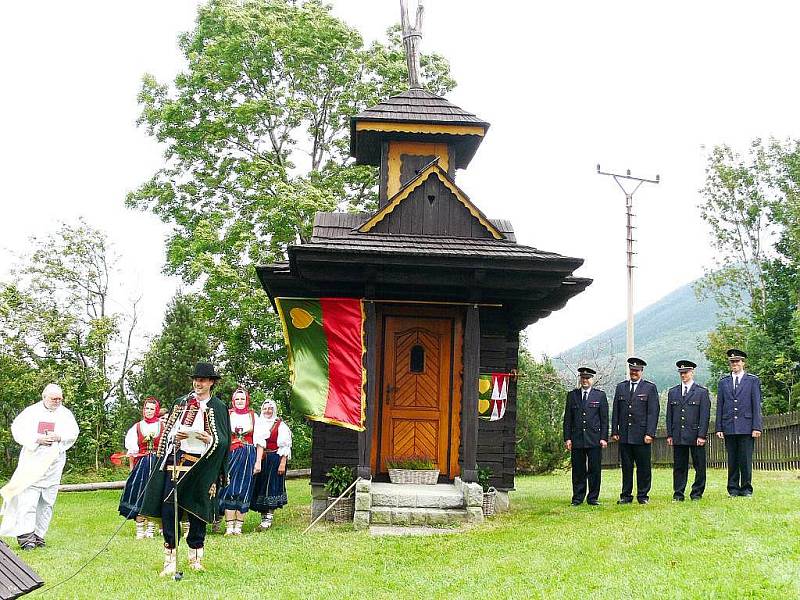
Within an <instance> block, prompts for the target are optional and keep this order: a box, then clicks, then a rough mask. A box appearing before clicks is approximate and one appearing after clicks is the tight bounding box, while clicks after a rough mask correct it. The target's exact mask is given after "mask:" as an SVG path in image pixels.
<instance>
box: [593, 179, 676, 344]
mask: <svg viewBox="0 0 800 600" xmlns="http://www.w3.org/2000/svg"><path fill="white" fill-rule="evenodd" d="M597 174H598V175H608V176H609V177H613V178H614V181H616V182H617V185H618V186H619V188H620V189H621V190H622V192H623V193H624V194H625V218H626V222H627V244H628V245H627V252H626V254H627V267H628V321H627V328H626V329H627V331H626V340H625V348H626V353H627V356H629V357H630V356H633V352H634V348H633V269H634V264H633V255H634V254H635V252H634V251H633V242H634V241H635V240H634V239H633V230H634V229H635V228H634V226H633V216H634V215H633V195H634V194H635V193H636V190H638V189H639V187H640V186H641V185H642V184H643V183H656V184H657V183H659V182H660V181H661V177H660V176H659V175H656V178H655V179H644V178H642V177H632V176H631V170H630V169H628V170H627V172H626V174H625V175H622V174H621V173H606V172H604V171H601V170H600V165H599V164H598V165H597ZM620 179H626V180H629V181H634V182H637V183H636V185H635V186H634V187H633V189H632V190H631V191H628V190H626V189H625V186H624V185H622V182H621V181H620Z"/></svg>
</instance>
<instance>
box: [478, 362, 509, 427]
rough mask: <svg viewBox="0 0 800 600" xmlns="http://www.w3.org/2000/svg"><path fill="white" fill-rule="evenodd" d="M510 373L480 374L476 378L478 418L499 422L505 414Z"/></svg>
mask: <svg viewBox="0 0 800 600" xmlns="http://www.w3.org/2000/svg"><path fill="white" fill-rule="evenodd" d="M510 380H511V373H481V375H480V377H479V378H478V417H479V418H481V419H485V420H487V421H499V420H500V419H502V418H503V417H504V416H505V414H506V405H507V404H508V383H509V381H510Z"/></svg>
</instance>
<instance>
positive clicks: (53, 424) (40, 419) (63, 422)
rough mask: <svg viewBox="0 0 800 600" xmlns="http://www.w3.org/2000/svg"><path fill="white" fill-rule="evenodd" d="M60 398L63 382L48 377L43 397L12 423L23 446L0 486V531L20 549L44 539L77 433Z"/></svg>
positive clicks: (76, 428) (75, 426)
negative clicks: (14, 468)
mask: <svg viewBox="0 0 800 600" xmlns="http://www.w3.org/2000/svg"><path fill="white" fill-rule="evenodd" d="M63 400H64V392H63V391H62V389H61V387H60V386H58V385H56V384H55V383H50V384H48V385H47V386H45V388H44V390H43V391H42V400H41V401H40V402H36V403H35V404H32V405H31V406H29V407H28V408H26V409H25V410H23V411H22V412H21V413H20V414H19V415H17V418H16V419H14V422H13V423H11V435H12V436H13V437H14V441H15V442H17V443H18V444H20V445H21V446H22V450H21V451H20V453H19V462H18V463H17V469H16V470H15V471H14V475H12V477H11V479H10V480H9V482H8V483H7V484H6V485H5V486H3V488H2V489H0V496H2V498H3V508H2V515H3V523H2V525H1V526H0V535H7V536H15V537H16V538H17V542H18V543H19V545H20V547H21V548H22V549H23V550H33V549H34V548H38V547H41V546H44V545H45V541H44V538H45V535H47V529H48V528H49V527H50V520H51V519H52V518H53V506H54V505H55V503H56V495H57V494H58V486H59V484H60V483H61V473H62V472H63V471H64V464H65V463H66V462H67V454H66V453H67V450H68V449H69V448H71V447H72V445H73V444H74V443H75V440H76V439H78V423H77V422H76V421H75V417H74V416H73V414H72V411H70V410H69V409H68V408H67V407H66V406H64V405H63V404H62V402H63Z"/></svg>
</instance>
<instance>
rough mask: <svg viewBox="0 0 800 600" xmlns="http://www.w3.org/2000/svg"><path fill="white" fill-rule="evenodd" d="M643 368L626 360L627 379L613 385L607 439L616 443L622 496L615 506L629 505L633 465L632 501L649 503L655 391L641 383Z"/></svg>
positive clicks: (636, 360)
mask: <svg viewBox="0 0 800 600" xmlns="http://www.w3.org/2000/svg"><path fill="white" fill-rule="evenodd" d="M646 366H647V363H646V362H644V361H643V360H642V359H641V358H635V357H631V358H629V359H628V379H627V380H626V381H623V382H621V383H619V384H617V389H616V390H615V391H614V410H613V412H612V416H611V434H612V435H611V439H613V440H614V441H618V442H619V457H620V462H621V463H622V492H621V493H620V495H619V500H617V504H630V503H631V502H633V466H634V465H636V501H637V502H638V503H639V504H647V503H648V502H649V501H650V496H649V495H648V494H649V493H650V486H651V484H652V479H653V478H652V469H651V467H650V460H651V454H652V443H653V439H654V438H655V437H656V427H657V426H658V413H659V409H660V407H659V404H658V389H656V386H655V384H654V383H652V382H650V381H647V380H645V379H642V371H644V368H645V367H646Z"/></svg>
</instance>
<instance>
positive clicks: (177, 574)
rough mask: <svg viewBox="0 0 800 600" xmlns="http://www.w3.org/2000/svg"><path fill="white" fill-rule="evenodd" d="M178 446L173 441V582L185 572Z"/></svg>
mask: <svg viewBox="0 0 800 600" xmlns="http://www.w3.org/2000/svg"><path fill="white" fill-rule="evenodd" d="M179 476H180V471H178V444H177V442H176V441H175V440H174V439H173V441H172V502H173V506H174V508H175V511H174V512H175V514H174V519H175V520H174V523H173V527H175V529H174V530H173V531H174V532H175V574H174V575H173V576H172V580H173V581H180V580H181V579H183V571H178V546H179V545H180V540H181V532H180V530H179V529H178V522H179V519H178V477H179Z"/></svg>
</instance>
